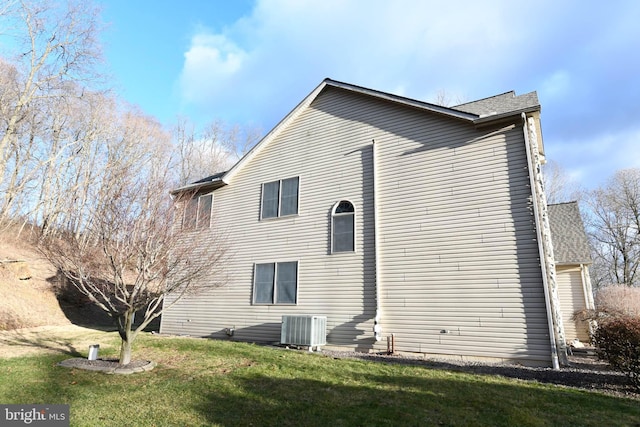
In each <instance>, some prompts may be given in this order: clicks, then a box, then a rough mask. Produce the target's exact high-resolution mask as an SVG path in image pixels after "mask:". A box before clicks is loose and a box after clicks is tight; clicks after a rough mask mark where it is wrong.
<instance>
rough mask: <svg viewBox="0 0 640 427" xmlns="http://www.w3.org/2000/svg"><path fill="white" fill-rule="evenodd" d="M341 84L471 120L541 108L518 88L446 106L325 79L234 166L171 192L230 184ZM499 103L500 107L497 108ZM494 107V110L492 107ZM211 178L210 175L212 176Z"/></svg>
mask: <svg viewBox="0 0 640 427" xmlns="http://www.w3.org/2000/svg"><path fill="white" fill-rule="evenodd" d="M328 87H332V88H339V89H342V90H346V91H349V92H353V93H359V94H361V95H365V96H370V97H373V98H376V99H379V100H385V101H389V102H394V103H397V104H402V105H405V106H408V107H412V108H417V109H420V110H423V111H429V112H431V113H435V114H440V115H444V116H447V117H450V118H453V119H458V120H461V121H464V122H467V123H470V124H475V125H484V124H486V123H491V122H494V121H499V120H501V119H504V118H507V117H512V116H515V115H520V114H522V113H527V112H532V111H539V110H540V105H539V103H538V97H537V95H536V93H535V92H531V93H529V94H526V95H522V96H516V95H515V92H513V91H511V92H506V93H504V94H502V95H498V96H495V97H491V98H485V99H482V100H479V101H474V102H468V103H466V104H461V105H459V106H456V107H443V106H440V105H436V104H431V103H428V102H423V101H418V100H415V99H411V98H406V97H404V96H399V95H393V94H390V93H386V92H381V91H378V90H374V89H367V88H365V87H361V86H356V85H353V84H349V83H343V82H339V81H336V80H332V79H329V78H327V79H324V80H323V81H322V83H320V84H319V85H318V86H317V87H316V88H315V89H314V90H313V91H312V92H311V93H310V94H309V95H307V97H306V98H304V99H303V100H302V101H301V102H300V103H299V104H298V105H297V106H296V107H295V108H294V109H293V110H292V111H291V112H290V113H289V114H287V115H286V116H285V117H284V118H283V119H282V120H281V121H280V122H279V123H278V124H277V125H276V126H275V127H274V128H273V129H272V130H271V131H270V132H269V133H268V134H267V135H266V136H265V137H264V138H262V139H261V140H260V141H259V142H258V143H257V144H256V145H255V146H254V147H253V148H252V149H251V150H249V152H248V153H247V154H245V155H244V157H242V158H241V159H240V160H239V161H238V162H237V163H236V164H235V165H234V166H233V167H232V168H231V169H229V170H228V171H227V172H223V173H221V174H216V175H212V177H208V178H205V179H204V180H201V181H198V182H194V183H192V184H189V185H187V186H184V187H180V188H178V189H176V190H173V191H172V192H171V194H176V193H179V192H181V191H187V190H189V191H190V190H199V189H201V188H202V187H207V188H209V187H211V189H212V190H213V189H215V188H219V187H222V186H224V185H227V184H230V183H231V181H233V178H234V177H235V175H236V174H237V173H238V172H239V171H240V170H242V168H243V167H244V165H246V164H248V163H249V162H250V161H251V159H253V158H254V157H255V156H256V155H257V154H258V153H259V152H260V151H262V150H263V149H264V147H266V146H267V145H269V143H270V142H271V141H272V140H274V139H275V138H276V136H277V135H279V134H280V132H282V130H283V129H285V128H286V127H287V125H289V123H291V122H292V121H293V120H294V119H295V118H296V117H298V116H299V115H300V114H301V113H302V112H303V111H304V110H305V109H306V108H307V107H308V106H309V105H310V104H311V103H312V102H313V101H314V100H315V99H316V98H317V97H318V96H319V95H320V93H322V92H323V91H324V90H325V89H326V88H328ZM498 107H499V108H498ZM489 110H491V111H489ZM210 178H211V179H210Z"/></svg>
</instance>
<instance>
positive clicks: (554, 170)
mask: <svg viewBox="0 0 640 427" xmlns="http://www.w3.org/2000/svg"><path fill="white" fill-rule="evenodd" d="M542 178H543V180H544V193H545V196H546V197H547V202H548V203H563V202H570V201H574V200H578V199H580V195H581V191H580V189H579V186H578V185H577V184H576V183H575V182H574V181H573V180H572V179H571V177H570V176H569V174H568V173H567V171H566V170H565V169H563V168H562V166H560V164H559V163H558V162H555V161H553V160H549V161H547V163H546V164H545V165H544V166H543V168H542Z"/></svg>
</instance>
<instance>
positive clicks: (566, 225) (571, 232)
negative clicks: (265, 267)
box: [548, 202, 592, 265]
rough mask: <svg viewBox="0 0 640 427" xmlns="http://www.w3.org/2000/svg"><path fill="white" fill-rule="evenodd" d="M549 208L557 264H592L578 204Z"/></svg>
mask: <svg viewBox="0 0 640 427" xmlns="http://www.w3.org/2000/svg"><path fill="white" fill-rule="evenodd" d="M548 208H549V227H550V228H551V241H552V242H553V254H554V256H555V258H556V264H559V265H562V264H591V262H592V261H591V250H590V248H589V240H588V239H587V233H586V231H585V229H584V224H583V223H582V217H581V216H580V209H579V208H578V202H568V203H558V204H554V205H549V206H548Z"/></svg>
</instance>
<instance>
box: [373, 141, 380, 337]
mask: <svg viewBox="0 0 640 427" xmlns="http://www.w3.org/2000/svg"><path fill="white" fill-rule="evenodd" d="M371 160H372V163H373V164H372V168H371V170H372V172H371V174H372V179H373V252H374V262H375V264H376V265H375V276H376V278H375V287H376V315H375V317H374V318H373V333H374V336H375V339H376V341H380V340H381V339H382V326H381V325H380V269H381V268H380V250H379V249H378V245H379V244H380V235H379V231H378V230H379V229H380V227H379V226H378V173H377V167H376V166H377V164H378V154H377V151H376V140H375V139H372V140H371Z"/></svg>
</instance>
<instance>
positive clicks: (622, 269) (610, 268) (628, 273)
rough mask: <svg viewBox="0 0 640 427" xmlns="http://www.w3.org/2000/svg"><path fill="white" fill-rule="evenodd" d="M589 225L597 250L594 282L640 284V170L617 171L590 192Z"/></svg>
mask: <svg viewBox="0 0 640 427" xmlns="http://www.w3.org/2000/svg"><path fill="white" fill-rule="evenodd" d="M584 201H585V203H586V207H587V210H586V211H587V218H586V225H587V228H588V230H589V235H590V239H591V245H592V248H593V252H594V266H593V269H592V272H593V279H594V284H595V285H596V286H604V285H609V284H622V285H626V286H637V285H638V284H639V283H640V276H639V274H638V273H639V270H638V268H639V266H640V169H624V170H620V171H618V172H616V173H615V174H614V175H613V177H612V178H610V179H609V180H608V181H607V183H606V184H605V185H604V186H603V187H601V188H597V189H595V190H593V191H590V192H588V193H587V194H586V197H585V200H584Z"/></svg>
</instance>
